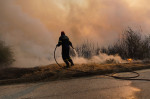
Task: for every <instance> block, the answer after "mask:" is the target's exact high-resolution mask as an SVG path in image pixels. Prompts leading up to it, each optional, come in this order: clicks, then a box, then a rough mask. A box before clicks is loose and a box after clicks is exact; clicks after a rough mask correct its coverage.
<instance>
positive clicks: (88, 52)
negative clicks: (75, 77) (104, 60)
mask: <svg viewBox="0 0 150 99" xmlns="http://www.w3.org/2000/svg"><path fill="white" fill-rule="evenodd" d="M76 51H77V53H78V55H79V57H84V58H91V57H92V56H94V55H98V54H99V51H100V52H101V53H106V54H108V55H116V54H118V55H119V56H121V58H123V59H127V58H132V59H135V60H137V59H149V58H150V36H145V37H144V36H143V35H141V31H140V30H139V31H135V30H133V29H132V28H130V27H129V28H127V29H126V30H125V31H124V32H123V33H122V35H121V38H119V39H118V40H117V42H115V43H114V44H112V45H109V46H108V47H101V48H100V47H99V46H98V44H97V46H95V44H94V43H91V42H89V41H87V42H84V43H82V44H81V45H80V46H77V47H76Z"/></svg>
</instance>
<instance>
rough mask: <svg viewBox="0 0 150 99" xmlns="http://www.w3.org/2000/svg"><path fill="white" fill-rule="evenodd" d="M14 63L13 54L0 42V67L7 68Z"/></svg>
mask: <svg viewBox="0 0 150 99" xmlns="http://www.w3.org/2000/svg"><path fill="white" fill-rule="evenodd" d="M13 62H14V58H13V53H12V51H11V49H10V47H8V46H6V45H5V44H4V42H3V41H0V66H9V65H10V64H12V63H13Z"/></svg>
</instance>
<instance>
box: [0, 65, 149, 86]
mask: <svg viewBox="0 0 150 99" xmlns="http://www.w3.org/2000/svg"><path fill="white" fill-rule="evenodd" d="M61 65H64V64H61ZM147 68H150V63H147V64H143V63H128V64H94V63H93V64H92V63H91V64H81V65H79V64H76V65H75V66H73V67H71V68H68V69H62V68H60V67H58V66H57V65H56V64H51V65H47V66H41V67H35V68H5V69H1V70H0V84H12V83H26V82H37V81H52V80H60V79H70V78H76V77H83V76H92V75H104V74H109V73H117V72H128V71H134V70H140V69H147Z"/></svg>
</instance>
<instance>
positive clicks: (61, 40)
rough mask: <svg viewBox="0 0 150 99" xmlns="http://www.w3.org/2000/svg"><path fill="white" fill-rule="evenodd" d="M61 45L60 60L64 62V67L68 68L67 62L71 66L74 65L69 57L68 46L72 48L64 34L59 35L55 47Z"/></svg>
mask: <svg viewBox="0 0 150 99" xmlns="http://www.w3.org/2000/svg"><path fill="white" fill-rule="evenodd" d="M60 45H62V58H63V60H64V62H65V63H66V67H69V62H70V63H71V66H73V65H74V63H73V61H72V59H71V57H70V55H69V50H70V46H71V47H72V48H73V46H72V43H71V42H70V40H69V38H68V37H67V36H66V35H65V33H64V32H62V33H61V36H60V37H59V41H58V44H57V46H60Z"/></svg>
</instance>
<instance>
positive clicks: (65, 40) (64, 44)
mask: <svg viewBox="0 0 150 99" xmlns="http://www.w3.org/2000/svg"><path fill="white" fill-rule="evenodd" d="M57 45H58V46H60V45H62V49H65V48H69V46H71V47H72V48H73V46H72V43H71V42H70V40H69V38H68V37H67V36H66V35H62V36H60V37H59V41H58V44H57Z"/></svg>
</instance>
